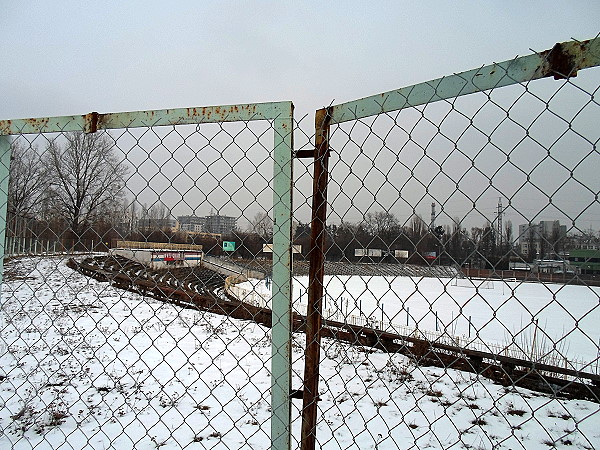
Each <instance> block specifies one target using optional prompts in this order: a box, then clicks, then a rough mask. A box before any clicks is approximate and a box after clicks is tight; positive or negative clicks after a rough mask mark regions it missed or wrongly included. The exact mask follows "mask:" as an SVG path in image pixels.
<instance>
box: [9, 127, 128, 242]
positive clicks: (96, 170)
mask: <svg viewBox="0 0 600 450" xmlns="http://www.w3.org/2000/svg"><path fill="white" fill-rule="evenodd" d="M11 150H12V158H11V166H10V180H9V193H8V194H9V195H8V235H9V237H10V236H11V235H12V236H25V233H26V232H27V231H29V232H31V231H32V229H34V230H33V231H34V232H36V234H41V233H42V232H45V233H46V234H51V235H53V236H54V238H55V239H62V240H64V239H65V238H70V242H71V245H72V246H73V247H76V246H77V245H78V244H80V245H81V241H82V239H83V237H84V235H85V234H86V233H89V232H90V231H92V232H94V233H95V234H97V235H98V234H101V233H102V229H107V228H109V226H108V224H110V223H114V220H115V219H116V218H115V217H113V216H114V215H115V214H116V213H117V212H118V211H119V210H120V209H121V208H120V205H121V204H122V202H123V199H124V196H125V192H124V186H125V178H126V176H127V174H128V172H129V169H128V167H127V165H126V164H125V163H124V162H123V161H122V160H121V159H120V158H119V157H118V156H117V153H116V150H115V146H114V141H113V140H112V139H111V137H110V136H109V135H108V134H107V133H93V134H84V133H81V132H69V133H63V134H61V135H60V136H57V137H54V138H50V139H48V140H47V141H46V143H45V145H44V146H43V147H42V148H40V145H38V144H37V143H36V142H35V141H34V142H30V141H28V140H26V139H25V138H24V137H20V138H18V139H15V140H14V141H13V142H12V145H11ZM32 224H33V225H32ZM102 224H104V226H102ZM26 228H28V230H26ZM40 228H42V230H40ZM36 229H37V230H36ZM66 235H68V236H66Z"/></svg>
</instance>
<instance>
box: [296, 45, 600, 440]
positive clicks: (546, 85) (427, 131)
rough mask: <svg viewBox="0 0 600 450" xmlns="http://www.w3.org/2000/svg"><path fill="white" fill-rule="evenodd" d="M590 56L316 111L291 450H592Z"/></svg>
mask: <svg viewBox="0 0 600 450" xmlns="http://www.w3.org/2000/svg"><path fill="white" fill-rule="evenodd" d="M598 44H599V43H598V41H597V40H595V41H589V42H583V43H581V42H572V43H565V44H562V45H561V44H557V45H556V46H555V47H554V48H553V49H552V50H550V51H547V52H544V53H541V54H534V55H531V56H528V57H524V58H517V59H514V60H511V61H507V62H505V63H499V64H493V65H491V66H485V67H482V68H479V69H475V70H472V71H468V72H464V73H460V74H456V75H452V76H448V77H444V78H441V79H437V80H433V81H430V82H426V83H422V84H418V85H415V86H410V87H407V88H403V89H400V90H397V91H391V92H386V93H383V94H380V95H375V96H372V97H367V98H364V99H361V100H357V101H352V102H348V103H344V104H341V105H334V106H331V107H329V108H326V109H323V110H321V111H318V112H317V116H316V129H317V139H316V148H317V154H316V156H315V163H314V165H315V167H314V177H315V180H316V181H315V184H314V186H315V191H314V192H315V194H314V197H313V204H312V208H313V216H312V225H313V230H312V231H313V247H312V248H313V250H315V249H316V253H317V254H313V255H311V257H312V264H313V266H311V269H312V271H311V273H310V274H309V276H308V277H299V278H298V279H297V280H296V281H297V283H298V289H299V290H302V292H299V293H298V294H297V295H298V298H300V301H301V302H303V303H304V304H305V305H307V306H306V308H307V310H308V317H307V332H306V336H307V341H308V342H307V344H306V354H305V359H306V366H305V368H304V374H302V373H299V374H298V376H299V377H302V376H303V377H304V383H305V384H304V387H305V389H306V391H305V393H304V405H303V420H302V448H303V449H309V448H315V447H317V448H319V447H327V446H331V447H339V448H528V449H529V448H547V447H552V448H554V447H563V446H570V445H574V446H577V447H580V448H595V447H597V446H598V444H599V443H600V435H599V434H598V430H597V425H596V423H597V421H598V412H599V406H598V402H599V400H600V390H599V385H598V383H599V381H600V373H599V372H598V362H599V359H598V358H599V351H600V334H598V328H597V323H598V322H599V320H600V306H599V299H600V288H599V286H600V285H599V283H598V281H599V279H598V276H600V265H599V264H598V262H600V259H599V256H600V251H599V250H598V248H600V247H599V246H598V243H599V239H598V238H600V236H598V234H597V228H598V224H599V223H600V222H599V220H600V203H599V200H598V193H599V192H600V184H599V178H598V176H597V173H596V172H597V169H598V167H600V153H599V152H598V148H597V144H598V139H599V137H600V134H599V132H598V119H599V118H600V104H599V103H598V100H597V92H598V88H599V87H600V83H599V82H600V74H599V73H598V70H597V69H591V70H587V71H582V72H579V73H577V70H578V69H582V68H585V67H587V66H588V65H597V64H598V58H599V56H600V54H599V49H600V46H599V45H598ZM592 61H594V62H592ZM575 75H577V78H574V76H575ZM548 77H553V78H554V79H551V78H548ZM468 94H469V95H468ZM594 227H595V229H596V231H589V229H590V228H594ZM323 255H324V256H325V258H322V256H323ZM304 292H306V293H304Z"/></svg>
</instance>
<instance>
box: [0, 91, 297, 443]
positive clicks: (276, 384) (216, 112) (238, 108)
mask: <svg viewBox="0 0 600 450" xmlns="http://www.w3.org/2000/svg"><path fill="white" fill-rule="evenodd" d="M293 108H294V106H293V104H292V103H291V102H275V103H259V104H247V105H228V106H207V107H196V108H179V109H167V110H156V111H135V112H121V113H110V114H98V113H90V114H86V115H82V116H63V117H46V118H39V119H17V120H2V121H0V152H1V154H0V191H1V192H0V233H1V235H0V251H2V252H3V248H4V237H3V236H4V233H5V229H6V226H5V225H6V204H7V202H6V194H7V192H8V164H9V162H10V141H9V139H10V138H9V137H8V135H17V134H37V133H58V132H66V131H85V132H88V133H90V132H95V131H98V130H103V129H104V130H107V129H118V128H135V127H155V126H167V125H192V124H202V123H218V122H237V121H244V122H247V121H254V120H269V121H273V126H274V152H273V157H274V165H273V189H274V193H273V216H274V217H273V219H274V225H273V283H272V286H273V296H272V302H273V306H272V324H273V327H272V360H271V375H272V377H271V380H272V386H271V408H272V416H271V448H273V449H276V450H289V449H290V445H291V398H290V388H291V364H292V361H291V336H292V329H291V323H292V278H291V277H292V254H291V248H292V183H293V175H292V167H293V126H294V125H293ZM3 196H4V197H3ZM2 254H3V253H2ZM0 269H1V267H0ZM0 280H1V279H0Z"/></svg>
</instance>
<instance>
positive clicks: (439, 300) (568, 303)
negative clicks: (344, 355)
mask: <svg viewBox="0 0 600 450" xmlns="http://www.w3.org/2000/svg"><path fill="white" fill-rule="evenodd" d="M324 283H325V304H324V309H325V313H324V315H325V316H326V317H330V318H332V319H333V320H339V321H345V320H347V321H349V322H351V323H357V324H366V323H367V319H368V320H369V323H371V324H373V325H375V326H376V327H377V328H383V329H386V330H389V331H395V332H397V333H399V334H410V333H411V332H413V331H414V329H415V328H418V329H419V330H420V331H421V332H423V333H427V335H428V337H432V338H435V336H436V333H435V332H436V331H437V332H438V333H437V335H443V334H445V335H447V336H448V335H449V336H452V337H458V338H459V339H460V342H462V343H463V344H465V345H468V346H470V347H476V348H479V349H481V350H484V351H492V352H496V353H498V352H501V351H502V350H503V349H504V348H506V347H507V345H509V344H511V349H512V350H513V352H511V355H512V356H515V357H524V358H530V357H531V356H532V355H533V356H534V357H535V356H540V355H547V356H549V357H548V358H547V359H548V360H549V361H550V360H552V357H553V356H554V359H555V360H557V362H559V363H561V364H564V363H565V361H564V359H565V357H566V358H567V359H568V362H567V365H568V366H569V367H576V368H577V369H579V370H585V371H590V372H596V373H597V372H598V365H599V363H598V357H599V353H598V352H599V349H600V327H598V326H597V324H598V323H600V288H599V287H589V286H577V285H562V284H550V283H545V284H541V283H522V282H510V281H508V282H507V281H502V280H473V281H472V282H471V281H470V280H468V279H456V278H455V279H449V278H430V277H423V278H411V277H389V276H380V277H377V276H370V277H364V276H363V277H360V276H352V277H350V276H326V277H325V280H324ZM239 286H240V288H242V289H246V290H247V291H248V292H256V293H258V294H260V296H261V297H262V298H263V299H264V304H265V305H267V306H269V300H270V292H269V290H267V289H266V286H265V283H264V282H260V281H258V280H253V281H252V280H251V281H249V282H247V283H244V284H241V285H239ZM307 286H308V277H306V276H303V277H298V278H295V279H294V294H293V298H294V304H295V308H296V310H297V311H298V312H300V313H302V314H305V312H306V303H307V302H308V294H307ZM361 319H362V320H361ZM382 319H383V320H382ZM381 322H383V324H381ZM436 322H437V325H436ZM469 323H470V324H471V326H470V327H469ZM534 334H535V335H536V336H535V339H536V342H535V343H532V341H533V339H534ZM455 341H456V340H455ZM532 346H533V347H535V348H533V349H532ZM518 350H521V351H520V352H519V351H518ZM523 350H525V351H523ZM519 353H520V354H519Z"/></svg>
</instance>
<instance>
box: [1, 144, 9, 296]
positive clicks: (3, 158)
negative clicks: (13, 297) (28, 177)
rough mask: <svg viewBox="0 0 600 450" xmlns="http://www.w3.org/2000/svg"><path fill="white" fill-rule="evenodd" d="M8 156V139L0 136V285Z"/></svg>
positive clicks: (6, 202) (4, 249) (4, 231)
mask: <svg viewBox="0 0 600 450" xmlns="http://www.w3.org/2000/svg"><path fill="white" fill-rule="evenodd" d="M10 156H11V151H10V137H9V136H0V285H1V284H2V276H3V274H4V254H5V251H6V248H5V238H6V211H7V208H8V179H9V176H10Z"/></svg>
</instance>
